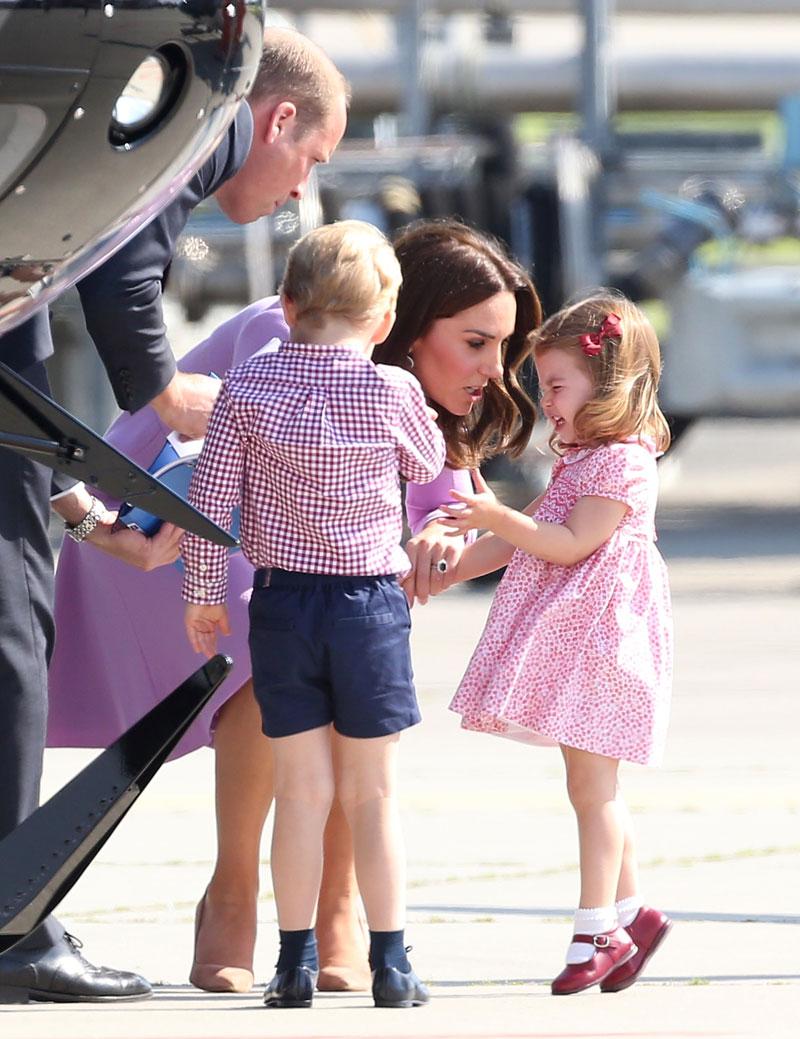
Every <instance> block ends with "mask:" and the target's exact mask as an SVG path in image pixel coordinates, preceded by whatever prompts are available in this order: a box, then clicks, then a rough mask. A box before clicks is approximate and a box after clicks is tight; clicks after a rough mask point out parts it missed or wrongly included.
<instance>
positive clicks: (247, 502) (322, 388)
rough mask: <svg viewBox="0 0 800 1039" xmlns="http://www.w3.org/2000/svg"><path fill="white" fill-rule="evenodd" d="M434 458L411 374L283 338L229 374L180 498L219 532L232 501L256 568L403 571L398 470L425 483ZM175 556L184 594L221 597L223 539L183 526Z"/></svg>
mask: <svg viewBox="0 0 800 1039" xmlns="http://www.w3.org/2000/svg"><path fill="white" fill-rule="evenodd" d="M444 458H445V446H444V440H443V438H442V434H441V432H440V430H439V428H438V426H437V425H436V423H435V422H434V421H433V419H432V418H431V417H430V415H429V414H428V412H427V410H426V406H425V398H424V396H423V393H422V389H421V388H420V385H419V383H418V382H417V380H416V379H415V378H414V376H413V375H411V374H410V373H409V372H406V371H404V370H403V369H401V368H395V367H391V366H388V365H375V364H373V363H372V361H371V360H370V359H369V358H368V357H366V356H365V355H364V354H362V353H359V352H358V351H357V350H356V349H355V348H353V347H349V346H320V345H311V344H305V343H283V344H281V346H280V349H278V350H277V351H274V352H266V351H265V352H262V353H260V354H258V355H257V356H255V357H253V358H252V359H250V360H249V361H246V362H245V363H244V364H241V365H239V366H238V367H236V368H233V369H232V370H231V371H230V372H228V374H227V376H226V378H225V380H224V382H223V384H222V388H221V390H220V393H219V397H218V398H217V401H216V404H215V406H214V410H213V412H212V415H211V420H210V422H209V426H208V433H207V435H206V439H205V443H204V445H203V450H202V453H201V455H200V458H199V460H198V463H197V467H196V468H195V471H194V475H193V477H192V483H191V487H190V489H189V501H190V502H191V503H192V504H193V505H194V506H196V507H197V508H198V509H200V510H201V511H202V512H204V513H205V514H206V515H207V516H208V517H209V518H210V519H212V520H214V522H216V523H218V524H219V525H220V526H221V527H224V528H225V529H226V530H229V529H230V524H231V515H232V510H233V509H234V507H235V506H236V505H240V507H241V521H240V537H241V542H242V549H243V551H244V553H245V555H246V556H247V558H248V559H249V560H250V562H251V563H252V564H253V565H254V566H256V567H266V566H274V567H278V568H280V569H282V570H300V571H304V572H306V573H319V574H342V575H347V574H359V575H361V574H363V575H368V574H394V573H403V572H405V571H407V570H408V569H409V562H408V557H407V556H406V554H405V552H403V550H402V548H401V547H400V537H401V534H402V523H403V520H402V504H401V493H400V479H401V478H402V479H404V480H409V481H414V482H415V483H427V482H428V481H429V480H433V479H434V478H435V477H436V476H438V474H439V473H440V471H441V469H442V466H443V465H444ZM182 554H183V560H184V564H185V577H184V583H183V597H184V599H185V600H186V601H187V602H191V603H223V602H224V601H225V593H226V586H227V549H225V548H223V547H222V546H219V545H213V544H212V543H211V542H210V541H206V540H204V539H203V538H199V537H197V536H196V535H192V534H186V536H185V537H184V539H183V548H182Z"/></svg>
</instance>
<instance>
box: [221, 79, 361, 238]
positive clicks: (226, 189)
mask: <svg viewBox="0 0 800 1039" xmlns="http://www.w3.org/2000/svg"><path fill="white" fill-rule="evenodd" d="M254 117H255V126H254V134H253V144H252V146H251V148H250V153H249V154H248V156H247V159H246V161H245V163H244V165H243V166H242V168H241V169H240V170H239V172H238V173H237V174H235V176H233V177H231V179H230V180H229V181H227V182H226V183H225V184H223V185H222V187H221V188H220V189H219V191H217V194H216V198H217V201H218V203H219V205H220V208H221V209H222V210H223V212H224V213H226V214H227V215H228V216H229V217H230V218H231V220H234V221H236V223H238V224H248V223H250V222H251V221H253V220H257V219H258V218H259V217H262V216H268V215H269V214H271V213H274V212H275V210H276V209H280V207H281V206H283V205H285V204H286V203H287V202H288V201H289V199H301V198H302V197H303V192H304V191H305V189H306V185H307V184H308V178H309V177H310V176H311V171H312V170H313V169H314V167H315V166H316V165H317V163H320V162H328V161H329V160H330V157H331V155H332V154H333V152H334V151H335V150H336V147H337V145H338V144H339V141H341V139H342V136H343V135H344V131H345V126H346V125H347V108H346V105H345V100H344V97H343V96H342V97H340V98H337V100H336V102H335V103H334V105H333V106H332V108H331V111H330V112H329V114H328V117H327V119H326V120H325V121H324V122H323V123H322V124H321V125H319V126H312V127H310V128H303V127H301V126H298V122H297V113H296V110H295V108H294V105H293V104H291V103H290V102H280V103H278V104H277V105H276V106H274V107H271V106H266V107H265V108H260V109H255V110H254Z"/></svg>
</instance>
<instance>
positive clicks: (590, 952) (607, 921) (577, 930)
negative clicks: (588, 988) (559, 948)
mask: <svg viewBox="0 0 800 1039" xmlns="http://www.w3.org/2000/svg"><path fill="white" fill-rule="evenodd" d="M616 926H617V909H616V906H601V907H600V908H599V909H576V910H575V927H574V929H573V931H572V933H573V934H605V933H606V932H607V931H613V930H614V928H615V927H616ZM594 954H595V948H594V946H593V945H587V944H586V942H570V944H569V948H568V949H567V963H568V964H573V963H586V962H587V961H588V960H590V959H591V958H592V956H594Z"/></svg>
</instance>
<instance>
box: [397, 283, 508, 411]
mask: <svg viewBox="0 0 800 1039" xmlns="http://www.w3.org/2000/svg"><path fill="white" fill-rule="evenodd" d="M516 320H517V301H516V299H515V298H514V294H513V292H498V293H497V294H496V295H494V296H490V297H489V298H488V299H485V300H483V302H482V303H477V304H476V305H475V306H474V307H468V308H467V309H466V310H462V311H460V312H459V313H458V314H454V315H453V316H452V317H443V318H439V319H438V320H437V321H434V322H433V324H432V325H431V326H430V328H429V329H428V331H427V332H426V333H425V335H423V336H420V338H419V339H417V341H416V342H415V343H414V344H413V346H412V347H411V355H412V357H413V359H414V374H415V375H416V377H417V378H418V379H419V381H420V382H421V383H422V388H423V389H424V390H425V393H426V394H427V395H428V397H430V399H431V400H432V401H434V403H435V404H439V405H440V406H441V407H443V408H445V409H446V410H447V411H449V412H450V413H451V414H452V415H468V414H469V413H470V411H472V408H473V407H474V406H475V404H477V403H478V401H480V400H481V398H482V397H483V391H484V389H485V387H486V385H487V383H488V382H490V381H491V380H492V379H495V380H496V379H500V378H502V375H503V348H504V345H505V342H506V340H507V339H508V337H509V336H510V335H511V334H512V333H513V331H514V326H515V324H516Z"/></svg>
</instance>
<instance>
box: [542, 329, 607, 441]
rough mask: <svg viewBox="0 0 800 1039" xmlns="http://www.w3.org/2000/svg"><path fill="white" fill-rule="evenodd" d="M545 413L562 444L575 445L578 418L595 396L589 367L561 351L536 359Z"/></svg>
mask: <svg viewBox="0 0 800 1039" xmlns="http://www.w3.org/2000/svg"><path fill="white" fill-rule="evenodd" d="M536 371H537V373H538V376H539V389H540V393H541V405H542V411H543V412H544V414H545V418H547V419H548V420H549V421H550V422H551V423H552V424H553V428H554V429H555V431H556V433H557V434H558V439H559V440H560V441H561V443H562V444H574V443H575V442H576V441H575V425H574V423H575V416H576V415H577V414H578V412H579V411H580V409H581V408H582V407H583V405H584V404H586V403H587V402H588V401H589V400H591V399H592V397H593V396H594V393H595V388H594V383H593V382H592V377H591V375H590V374H589V372H588V371H587V370H586V365H585V364H583V363H582V362H581V360H580V359H579V358H578V357H576V356H575V354H574V353H573V352H572V351H569V350H559V349H558V347H554V348H551V349H549V350H543V351H542V353H541V354H537V355H536Z"/></svg>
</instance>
